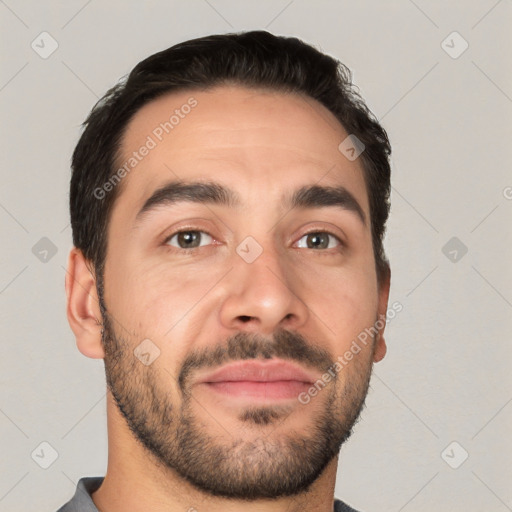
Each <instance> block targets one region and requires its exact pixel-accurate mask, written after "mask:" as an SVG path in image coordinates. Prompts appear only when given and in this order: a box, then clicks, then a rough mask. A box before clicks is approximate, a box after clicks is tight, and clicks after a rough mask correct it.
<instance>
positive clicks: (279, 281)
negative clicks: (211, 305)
mask: <svg viewBox="0 0 512 512" xmlns="http://www.w3.org/2000/svg"><path fill="white" fill-rule="evenodd" d="M233 264H234V268H233V270H232V271H231V272H229V274H228V282H227V283H225V286H227V288H226V289H225V296H224V300H223V303H222V306H221V311H220V320H221V323H222V324H223V326H224V327H225V328H227V329H228V330H237V331H250V332H259V333H261V334H265V335H271V334H272V333H273V332H274V331H275V330H276V329H277V328H283V329H288V330H297V329H299V328H300V327H301V326H303V325H304V324H305V323H306V322H307V320H308V317H309V314H310V313H309V309H308V307H307V306H306V304H305V303H304V301H303V299H302V296H301V283H300V280H299V279H298V276H297V275H296V273H295V272H294V271H293V269H292V268H291V267H290V266H289V265H288V266H287V265H286V264H285V262H284V261H282V259H281V260H280V259H279V257H278V255H276V253H275V252H272V251H271V250H267V249H265V250H264V251H263V253H262V254H261V255H260V256H259V257H258V258H257V259H256V260H255V261H253V262H252V263H247V262H246V261H244V260H243V259H242V258H241V257H239V256H238V254H235V255H234V257H233Z"/></svg>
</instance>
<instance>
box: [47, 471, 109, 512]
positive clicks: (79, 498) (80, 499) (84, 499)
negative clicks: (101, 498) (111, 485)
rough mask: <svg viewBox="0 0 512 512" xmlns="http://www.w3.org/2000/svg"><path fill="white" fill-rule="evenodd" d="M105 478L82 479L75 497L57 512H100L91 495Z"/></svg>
mask: <svg viewBox="0 0 512 512" xmlns="http://www.w3.org/2000/svg"><path fill="white" fill-rule="evenodd" d="M103 478H104V477H102V476H96V477H86V478H81V479H80V480H79V482H78V484H77V486H76V490H75V494H74V496H73V497H72V498H71V499H70V500H69V501H68V502H67V503H66V504H65V505H63V506H62V507H60V508H59V510H57V512H98V509H97V508H96V507H95V505H94V502H93V501H92V497H91V495H92V493H93V492H94V491H96V490H97V489H98V488H99V486H100V485H101V483H102V482H103Z"/></svg>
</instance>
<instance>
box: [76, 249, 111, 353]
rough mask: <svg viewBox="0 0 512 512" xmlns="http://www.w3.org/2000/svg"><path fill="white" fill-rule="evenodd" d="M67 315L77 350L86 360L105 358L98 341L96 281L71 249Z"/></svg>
mask: <svg viewBox="0 0 512 512" xmlns="http://www.w3.org/2000/svg"><path fill="white" fill-rule="evenodd" d="M66 297H67V307H66V314H67V317H68V322H69V325H70V327H71V330H72V331H73V333H74V334H75V338H76V345H77V347H78V350H80V352H81V353H82V354H84V355H85V356H87V357H91V358H94V359H102V358H104V357H105V353H104V351H103V345H102V342H101V326H102V323H101V310H100V306H99V300H98V294H97V292H96V279H95V276H94V275H93V273H92V271H91V270H90V269H89V267H88V266H87V261H86V259H85V258H84V255H83V254H82V251H80V250H79V249H77V248H76V247H74V248H73V249H72V250H71V251H70V253H69V257H68V268H67V271H66Z"/></svg>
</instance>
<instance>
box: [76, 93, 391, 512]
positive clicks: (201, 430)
mask: <svg viewBox="0 0 512 512" xmlns="http://www.w3.org/2000/svg"><path fill="white" fill-rule="evenodd" d="M191 97H193V98H194V99H195V100H196V101H197V105H196V106H195V107H194V108H193V109H192V110H191V111H190V113H188V114H187V115H186V116H184V117H183V118H180V122H179V124H177V125H176V126H175V127H174V128H173V129H172V132H170V133H169V134H164V136H163V138H162V141H158V143H157V144H156V147H154V148H153V149H151V151H149V152H148V154H147V156H145V157H144V158H143V159H142V160H141V161H140V162H139V163H138V164H137V166H136V167H135V168H134V169H133V170H132V171H131V172H130V173H129V175H127V176H126V177H124V178H123V180H122V182H121V183H120V184H119V185H117V186H120V187H121V190H120V196H119V197H118V199H117V201H116V203H115V205H114V209H113V212H112V217H111V220H110V225H109V231H108V251H107V258H106V266H105V274H104V290H105V292H104V297H102V298H101V297H98V293H97V289H96V279H95V275H94V272H93V269H92V267H91V265H90V263H89V262H87V261H85V260H84V258H83V255H82V254H81V252H80V251H79V250H77V249H73V250H72V251H71V252H70V256H69V262H68V274H67V278H66V291H67V296H68V307H67V314H68V319H69V322H70V325H71V328H72V329H73V332H74V333H75V336H76V340H77V346H78V348H79V350H80V351H81V352H82V353H83V354H84V355H86V356H88V357H92V358H104V359H105V368H106V373H107V382H108V384H109V392H108V394H107V415H108V436H109V456H108V468H107V474H106V478H105V481H104V483H103V485H102V486H101V487H100V489H99V490H98V491H97V492H96V493H94V495H93V500H94V502H95V503H96V506H97V507H98V509H99V510H100V512H107V511H108V512H118V511H121V510H122V511H125V512H130V511H135V510H142V509H146V510H152V511H156V512H158V511H163V510H184V511H186V510H189V509H190V508H191V507H193V508H195V509H196V510H197V511H198V512H200V511H201V510H208V511H212V512H216V511H221V510H222V511H234V510H245V511H259V510H266V511H276V512H277V511H283V512H284V511H299V510H305V509H308V510H314V511H322V512H327V511H331V510H332V506H333V493H334V485H335V479H336V470H337V465H338V455H337V453H338V450H339V448H340V446H341V444H342V443H343V442H344V441H345V440H346V439H347V438H348V437H349V435H350V432H351V428H352V426H353V424H354V422H355V421H356V419H357V417H358V415H359V412H360V410H361V408H362V407H363V403H364V399H365V396H366V392H367V389H368V382H369V378H370V375H371V370H372V364H373V362H378V361H380V360H381V359H382V358H383V357H384V355H385V352H386V344H385V341H384V337H383V331H384V327H382V328H381V329H380V330H379V333H378V335H377V336H376V337H375V339H374V340H370V342H369V343H368V344H366V345H362V349H361V350H360V352H358V353H357V354H356V355H354V357H353V359H352V360H351V361H350V362H349V363H348V364H347V365H346V366H345V367H343V369H342V370H341V371H339V372H336V377H335V378H333V379H332V380H331V381H330V382H329V383H328V384H327V386H326V387H325V388H324V389H323V390H321V391H320V392H318V394H317V395H316V396H314V397H312V398H311V400H310V401H309V403H307V404H303V403H300V401H299V400H297V399H295V398H294V399H287V400H282V401H280V402H275V401H268V402H265V403H263V402H261V403H260V402H254V401H251V400H250V399H247V398H243V397H235V398H231V397H226V396H225V395H221V394H218V393H216V392H214V391H211V390H210V389H208V388H207V387H206V386H204V385H200V384H199V383H198V381H199V378H200V376H202V375H204V374H206V373H207V372H209V371H211V370H214V369H216V368H219V367H220V366H222V365H223V364H225V363H227V362H232V361H240V360H242V359H252V358H254V359H264V358H275V357H279V358H281V359H285V360H290V361H293V362H294V363H296V364H299V365H301V366H302V367H303V368H305V369H307V370H308V371H309V372H310V373H312V374H314V375H315V376H317V377H320V376H321V375H322V373H323V372H325V371H326V370H327V368H329V367H330V366H331V365H332V364H333V363H334V362H335V361H336V359H337V358H338V357H339V356H342V355H343V354H344V353H345V352H346V351H347V350H349V349H350V346H351V343H352V341H353V340H355V339H356V338H357V336H358V335H359V334H360V333H361V332H362V331H364V329H365V328H370V327H371V326H373V325H375V322H376V320H377V319H378V318H382V316H383V315H385V314H386V309H387V303H388V294H389V284H390V283H389V279H387V280H385V281H384V282H383V283H382V284H381V286H380V287H379V286H378V282H377V277H376V273H375V260H374V255H373V248H372V240H371V230H370V221H369V219H370V212H369V206H368V199H367V191H366V188H365V182H364V178H363V172H362V168H361V164H360V163H359V161H358V160H355V161H349V160H348V159H346V158H345V157H344V156H343V155H342V154H341V153H340V151H339V150H338V145H339V144H340V142H341V141H343V140H344V139H345V138H346V137H347V135H348V134H347V132H346V131H345V130H344V129H343V127H342V126H341V125H340V124H339V123H338V122H337V120H336V119H335V118H334V116H333V115H332V114H331V113H330V112H328V111H327V110H326V109H325V108H324V107H323V106H321V105H320V104H318V103H317V102H316V101H314V100H312V99H310V98H304V97H302V96H299V95H296V94H285V93H278V92H269V91H263V90H255V89H247V88H243V87H238V86H223V87H218V88H215V89H212V90H210V91H184V92H180V93H174V94H168V95H165V96H163V97H161V98H159V99H157V100H155V101H153V102H151V103H149V104H148V105H146V106H144V107H143V108H142V109H141V110H140V111H139V112H138V113H137V114H136V115H135V116H134V118H133V119H132V121H131V122H130V124H129V126H128V129H127V131H126V133H125V137H124V140H123V147H122V152H123V154H122V155H121V158H120V163H121V165H122V163H124V161H126V160H127V159H128V158H129V157H130V156H131V155H132V152H133V151H135V150H137V149H138V148H140V146H141V145H143V144H144V143H145V141H146V140H147V137H148V135H151V134H152V133H153V130H154V129H155V127H157V126H159V124H160V123H161V122H164V121H165V120H168V119H169V116H170V115H171V114H172V112H173V111H174V110H175V109H180V107H181V106H182V105H184V104H186V103H187V101H189V99H190V98H191ZM177 179H180V180H183V181H199V182H206V181H215V182H217V183H219V184H221V185H224V186H226V187H229V188H231V189H232V190H233V191H235V192H236V194H237V196H238V198H239V205H238V206H227V205H218V204H204V203H203V204H200V203H193V202H187V201H181V202H179V203H176V204H172V205H164V206H159V207H158V208H157V209H155V210H152V211H150V212H148V213H147V215H145V216H144V218H143V221H142V222H141V223H138V224H136V225H135V217H136V215H137V212H138V211H139V210H140V209H141V208H142V206H143V204H144V202H145V201H146V199H147V198H148V197H149V196H151V194H152V193H153V192H154V191H155V190H156V189H158V188H159V187H161V186H163V185H164V184H166V183H168V182H169V181H172V180H177ZM306 185H322V186H336V187H337V186H343V187H345V188H346V189H347V190H348V191H349V192H350V193H351V194H352V195H353V196H354V197H355V199H356V200H357V202H358V203H359V205H360V206H361V209H362V211H363V212H364V215H365V217H366V224H364V223H363V222H362V221H361V219H360V218H359V217H358V216H357V214H356V213H354V212H353V211H349V210H347V209H342V208H339V207H334V206H328V207H315V208H297V209H293V210H291V209H290V208H289V207H286V206H285V204H284V202H283V198H284V197H286V196H287V195H290V194H291V193H292V192H293V191H294V190H295V189H297V188H299V187H302V186H306ZM178 230H189V231H194V232H195V235H194V236H196V235H197V233H196V232H197V231H201V232H205V233H207V234H204V235H199V236H200V237H201V236H202V237H203V238H201V239H200V240H201V242H200V245H199V246H198V247H196V248H188V246H187V245H183V247H185V248H184V249H183V248H182V249H181V251H180V249H179V243H178V241H179V240H181V242H183V240H184V239H183V238H179V237H177V236H175V237H173V238H172V239H170V240H169V237H170V236H171V235H173V234H175V233H176V232H177V231H178ZM326 231H327V232H329V233H332V234H333V235H334V237H327V238H325V237H326V235H325V232H326ZM311 233H324V235H322V236H323V237H324V238H322V240H323V241H324V242H326V243H325V245H323V246H322V247H320V248H315V247H314V246H311V245H310V244H309V243H310V242H315V241H316V242H318V239H317V238H316V239H315V237H314V235H311ZM308 234H309V236H308ZM208 235H209V236H208ZM188 236H190V233H189V235H188ZM248 236H251V237H252V238H253V239H254V240H256V242H257V244H259V246H260V248H261V249H262V253H261V254H260V255H259V256H258V257H257V258H256V259H255V261H253V262H252V263H248V262H247V261H245V260H244V259H243V258H242V257H241V256H240V255H239V253H237V251H236V249H237V247H238V246H239V245H240V244H241V243H242V242H243V241H244V240H245V239H246V237H248ZM312 237H313V238H312ZM336 237H337V238H336ZM338 239H339V241H338ZM188 240H189V241H190V238H188ZM242 247H244V245H242ZM100 299H102V300H103V304H104V306H105V307H106V310H107V311H108V314H107V315H105V317H102V315H101V310H100V307H99V300H100ZM102 325H103V328H104V332H103V335H102V332H101V328H102ZM381 325H382V324H381ZM145 339H149V340H151V343H152V344H153V345H151V347H154V346H156V347H158V350H159V353H158V354H159V355H158V357H157V358H156V359H155V360H154V362H152V363H151V364H150V365H147V366H146V365H144V364H142V363H141V361H140V360H139V359H137V358H136V357H135V355H134V350H135V349H136V347H137V346H139V345H140V343H141V342H142V341H143V340H145ZM151 350H154V349H151ZM155 353H156V352H155ZM244 496H245V499H244Z"/></svg>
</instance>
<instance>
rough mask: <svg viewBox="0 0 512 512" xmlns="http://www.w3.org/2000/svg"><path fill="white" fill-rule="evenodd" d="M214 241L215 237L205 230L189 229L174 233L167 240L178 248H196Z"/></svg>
mask: <svg viewBox="0 0 512 512" xmlns="http://www.w3.org/2000/svg"><path fill="white" fill-rule="evenodd" d="M212 241H213V237H212V236H211V235H209V234H208V233H206V232H205V231H198V230H187V231H178V232H177V233H174V234H173V235H171V236H169V237H168V238H167V239H166V240H165V243H166V244H168V245H171V246H172V247H177V248H178V249H195V248H196V247H202V246H204V245H208V244H210V243H211V242H212ZM201 242H204V243H201Z"/></svg>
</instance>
